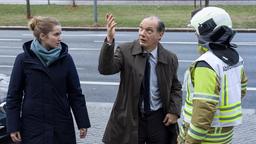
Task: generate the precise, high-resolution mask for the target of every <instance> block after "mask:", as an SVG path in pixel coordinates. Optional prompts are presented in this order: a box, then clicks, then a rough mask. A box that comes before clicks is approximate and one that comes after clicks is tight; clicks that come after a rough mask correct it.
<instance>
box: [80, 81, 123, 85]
mask: <svg viewBox="0 0 256 144" xmlns="http://www.w3.org/2000/svg"><path fill="white" fill-rule="evenodd" d="M80 83H81V84H82V85H106V86H118V85H119V82H100V81H80Z"/></svg>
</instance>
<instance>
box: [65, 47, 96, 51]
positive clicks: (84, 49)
mask: <svg viewBox="0 0 256 144" xmlns="http://www.w3.org/2000/svg"><path fill="white" fill-rule="evenodd" d="M68 50H70V51H100V49H97V48H69V49H68Z"/></svg>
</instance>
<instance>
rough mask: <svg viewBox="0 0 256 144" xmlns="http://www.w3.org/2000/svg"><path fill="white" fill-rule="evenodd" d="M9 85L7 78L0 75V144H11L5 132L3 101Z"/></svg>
mask: <svg viewBox="0 0 256 144" xmlns="http://www.w3.org/2000/svg"><path fill="white" fill-rule="evenodd" d="M8 83H9V77H8V76H6V75H4V74H0V144H12V142H11V140H10V137H9V134H8V133H7V131H6V113H5V104H6V102H5V100H6V93H7V88H8Z"/></svg>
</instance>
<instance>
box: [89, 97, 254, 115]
mask: <svg viewBox="0 0 256 144" xmlns="http://www.w3.org/2000/svg"><path fill="white" fill-rule="evenodd" d="M113 104H114V103H112V102H92V101H87V102H86V105H87V108H88V109H90V110H91V111H90V112H94V113H97V112H101V109H109V112H110V111H111V109H112V107H113ZM182 107H183V108H184V106H182ZM255 114H256V110H255V109H250V108H243V115H244V116H251V115H255Z"/></svg>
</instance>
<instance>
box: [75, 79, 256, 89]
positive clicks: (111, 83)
mask: <svg viewBox="0 0 256 144" xmlns="http://www.w3.org/2000/svg"><path fill="white" fill-rule="evenodd" d="M80 83H81V84H82V85H106V86H118V85H119V82H103V81H80ZM247 90H248V91H256V87H248V88H247Z"/></svg>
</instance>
